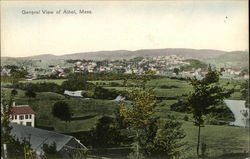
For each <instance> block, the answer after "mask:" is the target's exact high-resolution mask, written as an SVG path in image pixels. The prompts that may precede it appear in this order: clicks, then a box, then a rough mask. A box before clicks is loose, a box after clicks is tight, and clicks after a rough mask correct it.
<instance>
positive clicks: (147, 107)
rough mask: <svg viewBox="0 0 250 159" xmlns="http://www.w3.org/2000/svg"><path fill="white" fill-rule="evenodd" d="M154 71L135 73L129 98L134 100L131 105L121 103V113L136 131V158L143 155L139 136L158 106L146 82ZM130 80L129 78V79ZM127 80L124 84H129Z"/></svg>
mask: <svg viewBox="0 0 250 159" xmlns="http://www.w3.org/2000/svg"><path fill="white" fill-rule="evenodd" d="M151 75H153V72H148V73H147V75H145V76H136V75H135V74H133V76H132V80H131V81H130V85H133V86H135V87H132V88H131V90H130V93H129V95H128V98H129V99H130V100H131V101H132V103H131V105H125V104H121V107H120V115H121V117H123V118H124V120H125V122H126V123H127V125H128V126H129V127H130V128H132V129H133V130H134V131H135V133H136V137H135V143H134V144H135V158H136V159H139V158H140V156H141V153H140V145H139V137H140V134H142V132H143V130H145V129H146V127H147V125H148V124H149V123H150V120H149V117H150V116H151V114H152V113H153V108H154V107H155V106H156V101H155V95H154V93H153V90H152V89H147V88H146V83H147V82H148V81H149V80H150V76H151ZM127 81H128V80H127ZM127 81H125V82H124V84H125V85H126V84H127Z"/></svg>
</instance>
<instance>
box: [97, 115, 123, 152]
mask: <svg viewBox="0 0 250 159" xmlns="http://www.w3.org/2000/svg"><path fill="white" fill-rule="evenodd" d="M93 138H94V140H95V141H94V143H95V145H94V146H95V147H107V146H114V145H118V144H119V143H120V142H121V141H122V136H121V134H120V129H119V127H118V123H117V122H116V120H115V118H112V117H108V116H103V117H102V118H100V119H99V120H98V123H97V125H96V127H95V129H94V130H93Z"/></svg>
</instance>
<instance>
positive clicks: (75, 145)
mask: <svg viewBox="0 0 250 159" xmlns="http://www.w3.org/2000/svg"><path fill="white" fill-rule="evenodd" d="M10 126H12V130H11V135H12V136H14V137H15V138H16V139H18V140H19V141H22V140H23V139H25V140H27V141H29V142H30V144H31V148H32V149H33V150H35V151H36V154H37V156H40V155H42V154H43V153H44V151H43V149H42V146H43V144H48V145H51V144H53V143H55V144H56V151H57V152H59V153H60V154H61V155H62V157H63V158H65V159H67V158H69V155H70V154H72V153H73V150H75V149H84V150H87V148H86V147H85V146H84V145H83V144H82V143H81V142H80V141H79V140H78V139H76V138H75V137H73V136H69V135H64V134H60V133H57V132H54V131H48V130H43V129H38V128H33V127H29V126H23V125H19V124H16V123H10ZM38 158H39V157H38Z"/></svg>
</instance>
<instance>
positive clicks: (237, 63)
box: [204, 51, 249, 69]
mask: <svg viewBox="0 0 250 159" xmlns="http://www.w3.org/2000/svg"><path fill="white" fill-rule="evenodd" d="M204 61H205V62H206V63H210V64H212V65H216V66H217V67H227V68H228V67H232V68H237V69H248V67H249V52H243V51H233V52H230V53H227V54H223V55H220V56H217V57H213V58H209V59H206V60H204Z"/></svg>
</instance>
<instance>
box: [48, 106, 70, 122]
mask: <svg viewBox="0 0 250 159" xmlns="http://www.w3.org/2000/svg"><path fill="white" fill-rule="evenodd" d="M52 115H53V116H54V117H56V118H59V119H60V120H63V121H65V124H66V123H67V122H69V121H70V120H71V115H72V114H71V110H70V108H69V105H68V104H67V103H66V102H64V101H58V102H56V103H55V104H54V106H53V108H52Z"/></svg>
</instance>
